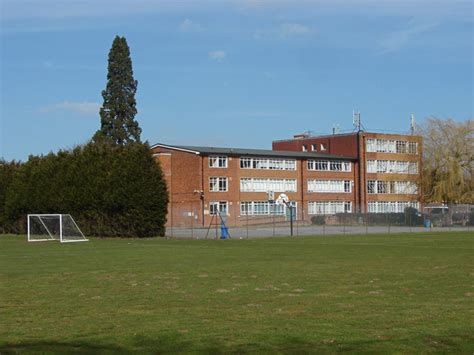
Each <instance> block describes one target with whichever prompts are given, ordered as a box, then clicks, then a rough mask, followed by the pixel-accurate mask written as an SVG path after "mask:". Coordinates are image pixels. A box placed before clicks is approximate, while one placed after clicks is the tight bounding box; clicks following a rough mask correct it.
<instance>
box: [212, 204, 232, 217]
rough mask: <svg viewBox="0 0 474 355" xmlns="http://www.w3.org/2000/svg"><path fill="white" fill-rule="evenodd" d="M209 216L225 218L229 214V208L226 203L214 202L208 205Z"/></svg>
mask: <svg viewBox="0 0 474 355" xmlns="http://www.w3.org/2000/svg"><path fill="white" fill-rule="evenodd" d="M209 214H210V215H211V216H216V215H219V214H220V215H222V216H227V215H228V214H229V207H228V202H227V201H216V202H210V203H209Z"/></svg>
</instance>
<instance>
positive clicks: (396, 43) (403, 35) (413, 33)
mask: <svg viewBox="0 0 474 355" xmlns="http://www.w3.org/2000/svg"><path fill="white" fill-rule="evenodd" d="M436 26H438V24H437V23H431V24H422V25H413V26H411V27H409V28H406V29H403V30H399V31H394V32H391V33H389V34H387V35H385V37H384V38H382V39H381V40H380V41H379V46H380V47H381V48H382V53H391V52H396V51H399V50H400V49H402V48H403V47H405V46H407V45H408V44H409V43H410V42H411V41H412V40H414V39H415V38H416V37H417V36H419V35H420V34H422V33H424V32H428V31H430V30H432V29H433V28H435V27H436Z"/></svg>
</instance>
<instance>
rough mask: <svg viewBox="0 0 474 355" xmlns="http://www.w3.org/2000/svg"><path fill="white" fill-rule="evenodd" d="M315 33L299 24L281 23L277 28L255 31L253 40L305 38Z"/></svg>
mask: <svg viewBox="0 0 474 355" xmlns="http://www.w3.org/2000/svg"><path fill="white" fill-rule="evenodd" d="M314 32H315V31H314V30H313V29H312V28H310V27H308V26H305V25H302V24H299V23H282V24H281V25H280V26H278V27H277V28H273V29H267V30H257V31H255V34H254V38H255V39H289V38H291V37H301V36H307V35H310V34H312V33H314Z"/></svg>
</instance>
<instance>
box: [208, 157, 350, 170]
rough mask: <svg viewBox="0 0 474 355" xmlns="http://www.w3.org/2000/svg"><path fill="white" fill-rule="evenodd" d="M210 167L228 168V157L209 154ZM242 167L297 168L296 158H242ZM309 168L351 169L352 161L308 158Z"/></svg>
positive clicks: (266, 168)
mask: <svg viewBox="0 0 474 355" xmlns="http://www.w3.org/2000/svg"><path fill="white" fill-rule="evenodd" d="M209 167H210V168H227V167H228V157H226V156H217V155H215V156H212V155H211V156H209ZM240 168H241V169H261V170H296V160H295V159H271V158H247V157H245V158H240ZM308 170H313V171H345V172H349V171H351V163H350V162H347V161H334V160H308Z"/></svg>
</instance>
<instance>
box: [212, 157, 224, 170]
mask: <svg viewBox="0 0 474 355" xmlns="http://www.w3.org/2000/svg"><path fill="white" fill-rule="evenodd" d="M209 167H210V168H227V157H226V156H217V155H210V156H209Z"/></svg>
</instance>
